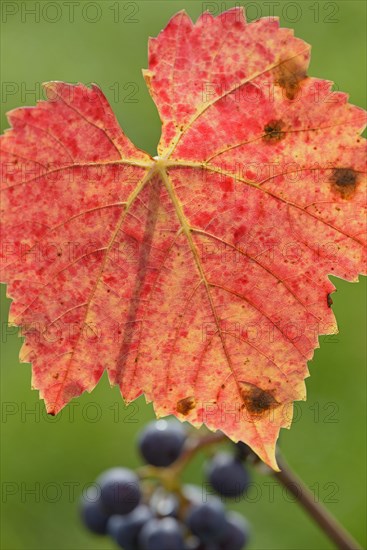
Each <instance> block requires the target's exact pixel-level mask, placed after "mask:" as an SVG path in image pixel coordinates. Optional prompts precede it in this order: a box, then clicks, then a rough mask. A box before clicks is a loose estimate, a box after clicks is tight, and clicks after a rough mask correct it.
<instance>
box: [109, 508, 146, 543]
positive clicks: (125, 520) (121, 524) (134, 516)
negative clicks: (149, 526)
mask: <svg viewBox="0 0 367 550" xmlns="http://www.w3.org/2000/svg"><path fill="white" fill-rule="evenodd" d="M152 517H153V514H152V511H151V510H150V508H148V506H145V505H144V504H140V505H139V506H137V508H135V509H134V510H133V511H132V512H130V514H127V515H124V516H121V515H113V516H111V517H110V519H109V520H108V523H107V532H108V534H109V535H110V536H111V537H112V538H113V539H114V541H115V542H116V543H117V544H118V545H119V546H121V548H124V550H135V549H136V548H137V546H138V536H139V533H140V531H141V529H142V527H143V526H144V525H145V524H146V523H147V522H148V521H149V520H150V519H152Z"/></svg>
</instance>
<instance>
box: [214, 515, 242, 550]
mask: <svg viewBox="0 0 367 550" xmlns="http://www.w3.org/2000/svg"><path fill="white" fill-rule="evenodd" d="M249 535H250V529H249V524H248V522H247V521H246V520H245V518H244V517H242V516H241V515H240V514H237V513H236V512H229V514H228V515H227V524H226V528H225V530H224V532H223V534H222V535H221V536H220V538H219V548H220V550H229V549H230V550H242V549H243V548H245V547H246V545H247V543H248V540H249Z"/></svg>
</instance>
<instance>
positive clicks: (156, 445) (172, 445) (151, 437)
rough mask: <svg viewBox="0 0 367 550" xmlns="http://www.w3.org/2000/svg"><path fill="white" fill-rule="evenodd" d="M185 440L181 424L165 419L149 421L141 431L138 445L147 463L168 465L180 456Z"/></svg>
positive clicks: (159, 465) (160, 465)
mask: <svg viewBox="0 0 367 550" xmlns="http://www.w3.org/2000/svg"><path fill="white" fill-rule="evenodd" d="M185 440H186V430H185V428H184V427H183V426H182V424H180V423H178V422H173V421H167V420H157V421H155V422H151V423H150V424H148V425H147V426H146V428H145V429H144V430H143V431H142V432H141V434H140V437H139V440H138V446H139V450H140V453H141V455H142V457H143V458H144V460H145V461H146V462H148V464H152V465H153V466H158V467H165V466H169V465H170V464H172V462H174V461H175V460H177V458H178V457H179V456H180V454H181V451H182V448H183V446H184V443H185Z"/></svg>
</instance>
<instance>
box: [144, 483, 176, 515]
mask: <svg viewBox="0 0 367 550" xmlns="http://www.w3.org/2000/svg"><path fill="white" fill-rule="evenodd" d="M149 506H150V508H151V509H152V511H153V512H154V515H156V516H161V517H165V516H171V517H177V516H178V511H179V507H180V503H179V500H178V498H177V496H176V495H174V494H173V493H168V492H167V491H165V490H164V489H163V488H162V487H159V488H158V489H156V490H155V491H154V493H153V494H152V496H151V498H150V500H149Z"/></svg>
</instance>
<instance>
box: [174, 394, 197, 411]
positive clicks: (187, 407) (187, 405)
mask: <svg viewBox="0 0 367 550" xmlns="http://www.w3.org/2000/svg"><path fill="white" fill-rule="evenodd" d="M195 406H196V401H195V397H194V396H192V395H190V396H189V397H185V398H184V399H180V400H179V401H177V405H176V410H177V412H179V413H180V414H183V415H184V416H186V415H187V414H189V412H190V411H191V410H192V409H194V408H195Z"/></svg>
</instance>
